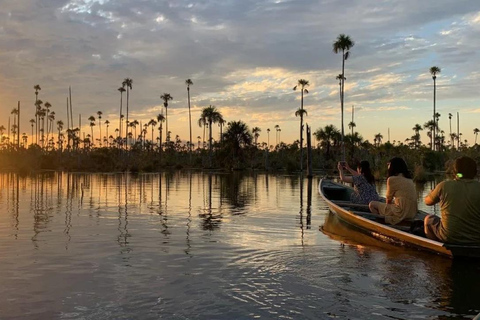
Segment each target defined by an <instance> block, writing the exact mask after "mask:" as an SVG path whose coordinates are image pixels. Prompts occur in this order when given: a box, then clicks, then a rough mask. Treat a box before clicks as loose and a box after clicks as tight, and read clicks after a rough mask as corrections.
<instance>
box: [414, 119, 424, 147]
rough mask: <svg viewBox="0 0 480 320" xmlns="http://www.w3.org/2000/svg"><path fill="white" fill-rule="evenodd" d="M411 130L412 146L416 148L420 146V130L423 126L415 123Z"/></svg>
mask: <svg viewBox="0 0 480 320" xmlns="http://www.w3.org/2000/svg"><path fill="white" fill-rule="evenodd" d="M412 130H413V131H414V132H415V135H414V136H413V138H414V139H413V141H414V146H415V149H418V147H419V146H420V131H421V130H423V128H422V126H421V125H419V124H418V123H417V124H416V125H415V126H414V127H413V128H412Z"/></svg>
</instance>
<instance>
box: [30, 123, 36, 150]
mask: <svg viewBox="0 0 480 320" xmlns="http://www.w3.org/2000/svg"><path fill="white" fill-rule="evenodd" d="M34 124H35V119H30V125H31V126H32V145H33V125H34Z"/></svg>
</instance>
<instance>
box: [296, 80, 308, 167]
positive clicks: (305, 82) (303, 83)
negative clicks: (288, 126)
mask: <svg viewBox="0 0 480 320" xmlns="http://www.w3.org/2000/svg"><path fill="white" fill-rule="evenodd" d="M309 85H310V83H309V82H308V80H305V79H299V80H298V83H297V85H296V86H295V87H293V90H294V91H296V90H297V88H300V91H301V100H300V109H299V110H297V112H295V116H298V115H300V171H303V115H304V113H303V94H304V93H305V94H306V93H308V90H307V89H306V88H305V87H308V86H309ZM298 111H300V113H298ZM297 113H298V114H297ZM305 114H306V112H305Z"/></svg>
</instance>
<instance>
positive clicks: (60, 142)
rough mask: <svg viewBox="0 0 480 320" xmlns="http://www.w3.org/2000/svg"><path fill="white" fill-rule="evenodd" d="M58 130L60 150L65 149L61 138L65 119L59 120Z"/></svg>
mask: <svg viewBox="0 0 480 320" xmlns="http://www.w3.org/2000/svg"><path fill="white" fill-rule="evenodd" d="M57 130H58V148H59V149H60V150H62V149H63V141H62V140H60V137H61V136H62V130H63V121H62V120H58V121H57ZM52 135H53V132H52Z"/></svg>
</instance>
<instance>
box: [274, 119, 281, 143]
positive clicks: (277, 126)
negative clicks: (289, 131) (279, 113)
mask: <svg viewBox="0 0 480 320" xmlns="http://www.w3.org/2000/svg"><path fill="white" fill-rule="evenodd" d="M274 128H275V146H277V145H278V143H279V142H278V130H280V126H279V125H278V124H276V125H275V127H274Z"/></svg>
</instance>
